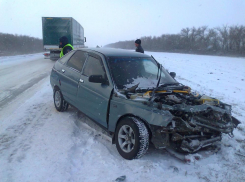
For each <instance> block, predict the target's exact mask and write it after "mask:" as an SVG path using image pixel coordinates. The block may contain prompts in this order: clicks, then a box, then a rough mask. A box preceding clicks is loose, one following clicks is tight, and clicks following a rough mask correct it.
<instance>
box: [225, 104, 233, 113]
mask: <svg viewBox="0 0 245 182" xmlns="http://www.w3.org/2000/svg"><path fill="white" fill-rule="evenodd" d="M224 108H225V110H227V111H229V113H231V105H228V104H225V105H224Z"/></svg>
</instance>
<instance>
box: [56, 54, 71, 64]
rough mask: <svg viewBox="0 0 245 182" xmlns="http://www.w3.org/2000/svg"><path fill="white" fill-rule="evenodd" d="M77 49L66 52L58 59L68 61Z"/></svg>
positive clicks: (62, 61)
mask: <svg viewBox="0 0 245 182" xmlns="http://www.w3.org/2000/svg"><path fill="white" fill-rule="evenodd" d="M74 52H75V51H70V52H68V53H67V54H65V55H64V56H63V57H62V58H60V59H59V60H58V61H59V62H60V63H62V64H64V63H66V62H67V61H68V60H69V59H70V57H71V56H72V55H73V54H74Z"/></svg>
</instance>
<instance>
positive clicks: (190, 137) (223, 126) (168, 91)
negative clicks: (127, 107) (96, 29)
mask: <svg viewBox="0 0 245 182" xmlns="http://www.w3.org/2000/svg"><path fill="white" fill-rule="evenodd" d="M136 88H137V86H136V87H135V88H133V89H132V88H130V89H128V90H122V91H121V94H123V95H126V97H127V99H131V100H134V101H137V102H142V104H144V105H148V106H149V107H154V108H157V109H159V110H167V111H169V112H170V113H171V114H172V115H173V119H172V122H171V123H170V124H169V125H168V126H167V127H161V128H159V127H157V126H153V125H151V126H149V127H150V129H151V132H152V134H153V135H154V137H152V143H153V144H154V145H155V147H156V148H166V147H172V148H173V149H175V150H177V151H179V152H184V153H195V152H197V151H198V150H200V149H201V148H204V147H207V146H210V145H214V144H215V143H217V142H219V141H221V137H222V133H225V134H228V135H230V136H231V137H232V136H233V130H234V128H236V127H237V125H238V124H239V123H240V122H239V121H238V120H237V119H236V118H234V117H232V116H231V106H230V105H228V104H225V103H223V102H221V101H219V100H218V99H215V98H211V97H208V96H206V95H199V94H198V93H194V92H191V89H190V88H189V87H186V86H183V85H181V84H180V85H177V86H176V85H175V86H166V87H161V88H157V89H155V90H140V89H138V90H136Z"/></svg>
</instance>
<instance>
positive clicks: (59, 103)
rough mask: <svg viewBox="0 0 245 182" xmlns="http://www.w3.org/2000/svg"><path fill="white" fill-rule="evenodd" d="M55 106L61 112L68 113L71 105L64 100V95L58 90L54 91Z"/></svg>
mask: <svg viewBox="0 0 245 182" xmlns="http://www.w3.org/2000/svg"><path fill="white" fill-rule="evenodd" d="M54 106H55V108H56V110H57V111H59V112H63V111H66V110H67V109H68V107H69V104H68V103H67V102H66V101H65V100H64V98H63V95H62V93H61V91H60V89H58V88H56V89H55V90H54Z"/></svg>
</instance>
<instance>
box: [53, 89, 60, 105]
mask: <svg viewBox="0 0 245 182" xmlns="http://www.w3.org/2000/svg"><path fill="white" fill-rule="evenodd" d="M54 101H55V105H56V106H57V107H60V104H61V95H60V92H59V91H56V92H55V97H54Z"/></svg>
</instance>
